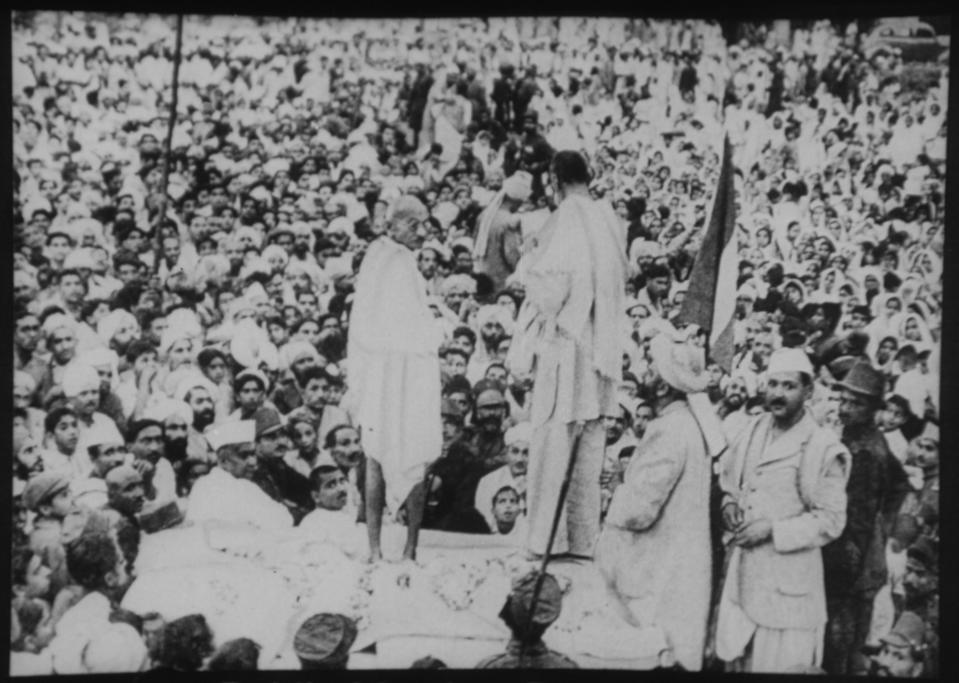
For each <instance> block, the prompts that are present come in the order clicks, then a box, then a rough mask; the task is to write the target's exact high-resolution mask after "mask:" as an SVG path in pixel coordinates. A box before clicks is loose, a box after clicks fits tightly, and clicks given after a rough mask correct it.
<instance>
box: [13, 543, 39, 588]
mask: <svg viewBox="0 0 959 683" xmlns="http://www.w3.org/2000/svg"><path fill="white" fill-rule="evenodd" d="M33 555H34V552H33V549H32V548H31V547H30V546H29V545H21V546H17V547H16V548H14V549H13V553H11V555H10V566H11V567H12V569H11V572H10V578H11V579H12V580H13V585H14V586H22V585H23V584H25V583H26V582H27V567H29V566H30V560H32V559H33Z"/></svg>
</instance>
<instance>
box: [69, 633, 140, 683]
mask: <svg viewBox="0 0 959 683" xmlns="http://www.w3.org/2000/svg"><path fill="white" fill-rule="evenodd" d="M82 657H83V669H84V673H88V674H112V673H130V672H138V671H142V670H143V668H144V666H145V664H146V663H147V646H146V644H145V643H144V642H143V638H141V637H140V634H139V633H137V631H136V629H135V628H133V627H132V626H130V625H129V624H124V623H110V624H107V625H106V626H103V627H102V628H100V629H97V632H96V633H95V634H93V635H92V636H91V637H90V641H89V642H88V643H87V645H86V647H85V648H84V649H83V656H82Z"/></svg>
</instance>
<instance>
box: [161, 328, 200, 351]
mask: <svg viewBox="0 0 959 683" xmlns="http://www.w3.org/2000/svg"><path fill="white" fill-rule="evenodd" d="M184 339H188V340H190V342H191V343H192V342H193V335H192V334H190V331H189V330H184V329H182V328H180V327H174V326H173V325H170V326H168V327H167V328H166V329H165V330H163V336H162V337H160V349H159V351H160V356H161V357H163V358H166V357H167V355H168V354H169V353H170V349H172V348H173V345H174V344H176V343H177V342H178V341H183V340H184Z"/></svg>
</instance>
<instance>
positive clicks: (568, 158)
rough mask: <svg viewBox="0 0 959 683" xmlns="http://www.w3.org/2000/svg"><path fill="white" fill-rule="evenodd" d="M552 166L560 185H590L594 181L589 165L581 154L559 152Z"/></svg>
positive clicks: (568, 151)
mask: <svg viewBox="0 0 959 683" xmlns="http://www.w3.org/2000/svg"><path fill="white" fill-rule="evenodd" d="M550 166H551V167H552V170H553V173H554V174H555V175H556V180H557V181H558V182H559V184H560V185H579V184H583V185H588V184H589V182H590V181H591V180H592V174H591V173H590V171H589V165H588V164H587V163H586V159H585V158H583V155H582V154H580V153H579V152H573V151H570V150H565V151H562V152H557V153H556V156H554V157H553V160H552V162H551V164H550Z"/></svg>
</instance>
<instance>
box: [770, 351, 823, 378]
mask: <svg viewBox="0 0 959 683" xmlns="http://www.w3.org/2000/svg"><path fill="white" fill-rule="evenodd" d="M766 372H767V374H769V375H776V374H778V373H780V372H804V373H806V374H807V375H809V376H810V377H813V376H814V375H815V372H814V371H813V368H812V363H811V362H809V356H807V355H806V352H805V351H803V350H802V349H791V348H787V349H779V350H778V351H776V352H775V353H773V354H772V355H771V356H770V357H769V368H768V369H767V371H766Z"/></svg>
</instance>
